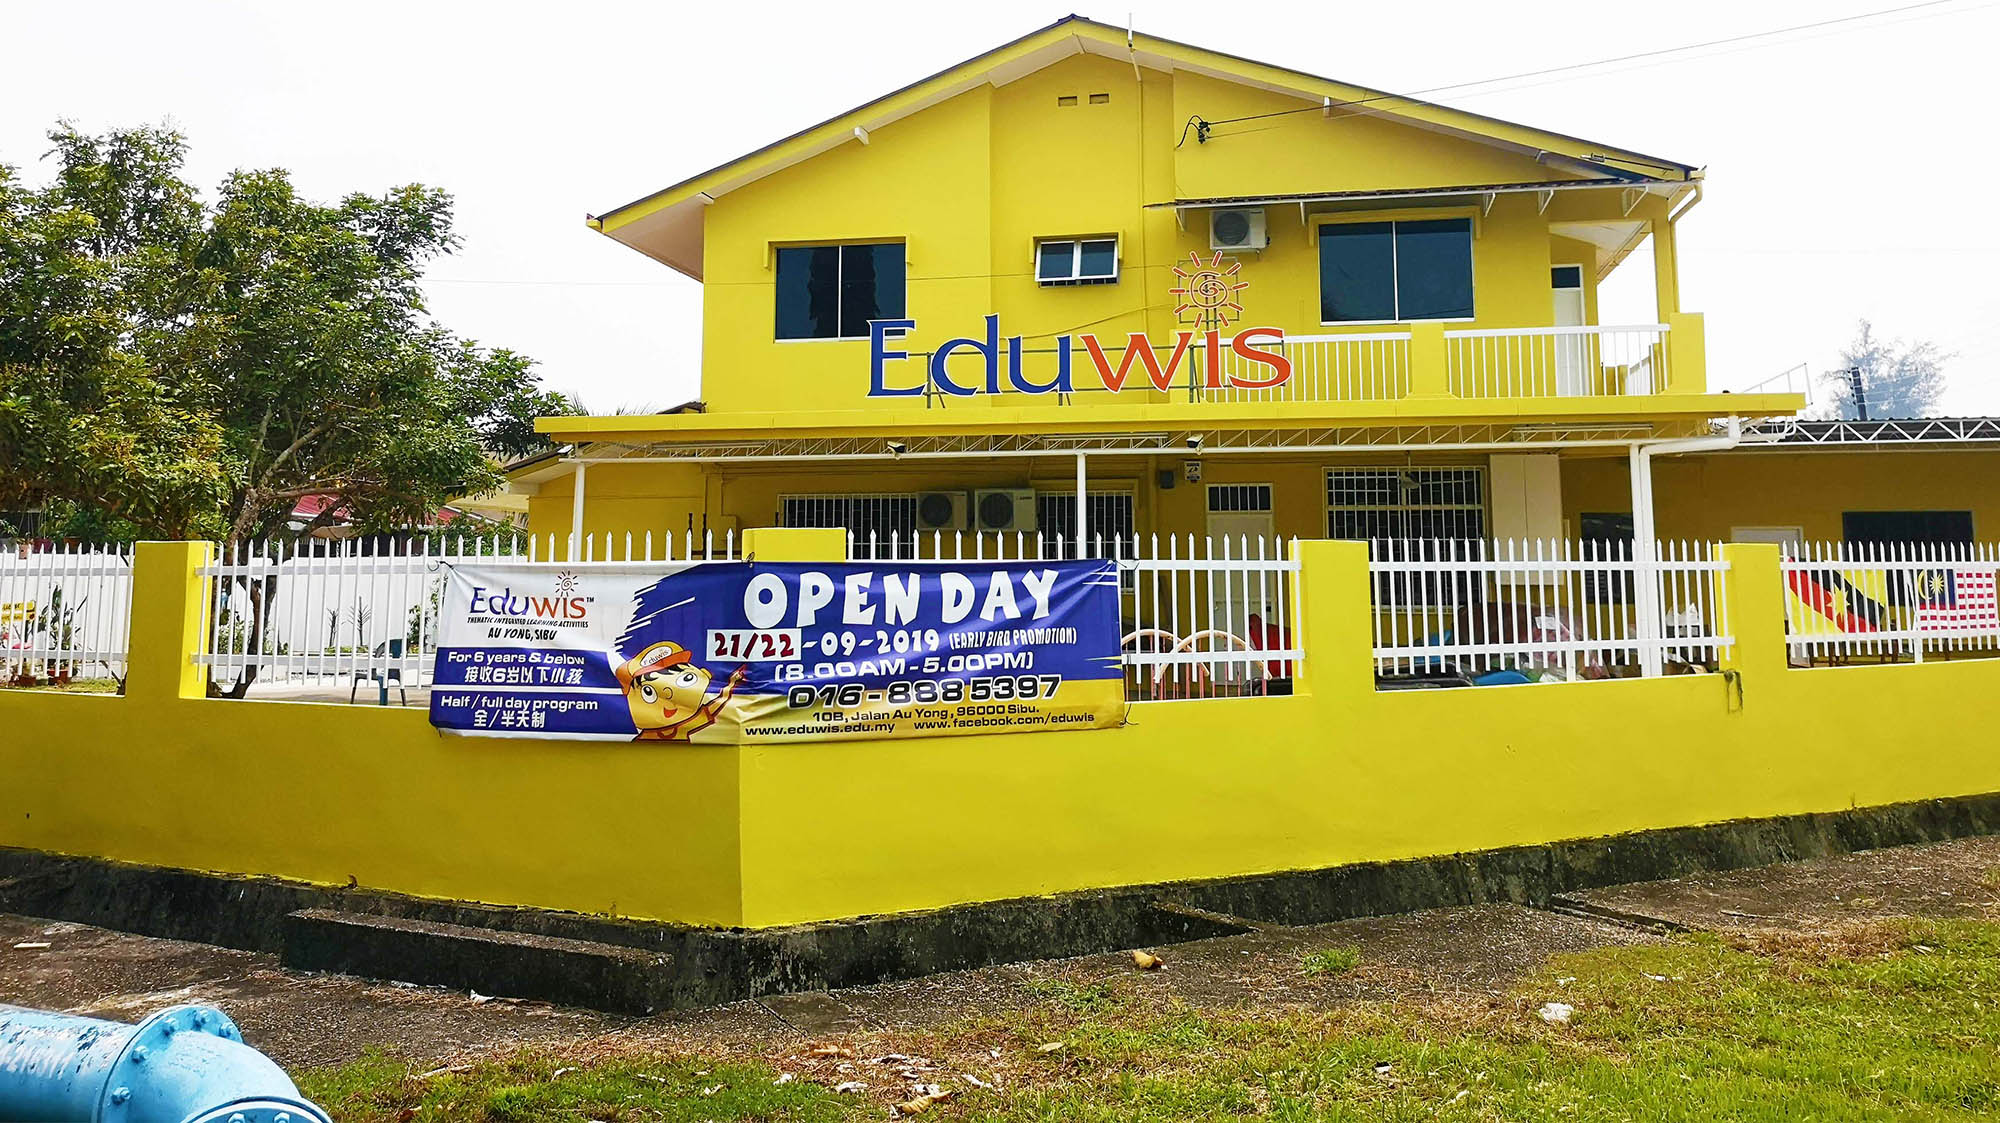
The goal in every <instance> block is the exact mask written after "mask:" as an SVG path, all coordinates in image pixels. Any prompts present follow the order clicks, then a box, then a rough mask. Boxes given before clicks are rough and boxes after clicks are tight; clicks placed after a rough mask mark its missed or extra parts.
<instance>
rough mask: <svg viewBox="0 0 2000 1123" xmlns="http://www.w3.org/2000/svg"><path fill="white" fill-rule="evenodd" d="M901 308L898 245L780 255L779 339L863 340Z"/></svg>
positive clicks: (788, 250)
mask: <svg viewBox="0 0 2000 1123" xmlns="http://www.w3.org/2000/svg"><path fill="white" fill-rule="evenodd" d="M903 309H904V277H903V243H901V242H873V243H868V244H866V245H853V246H784V247H781V248H780V249H779V250H778V338H779V339H866V338H868V321H870V320H900V319H902V318H903Z"/></svg>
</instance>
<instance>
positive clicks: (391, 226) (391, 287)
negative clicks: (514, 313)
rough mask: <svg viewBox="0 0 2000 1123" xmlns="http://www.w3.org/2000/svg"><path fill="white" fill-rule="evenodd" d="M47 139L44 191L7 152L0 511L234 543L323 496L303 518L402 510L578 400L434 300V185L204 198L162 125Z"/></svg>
mask: <svg viewBox="0 0 2000 1123" xmlns="http://www.w3.org/2000/svg"><path fill="white" fill-rule="evenodd" d="M49 139H50V141H51V142H52V144H53V146H54V148H53V151H52V152H51V153H50V156H51V157H52V158H53V161H54V163H55V165H56V168H55V174H54V178H53V179H52V181H51V182H50V183H49V184H47V185H46V186H44V187H42V188H39V189H35V188H29V187H26V186H24V185H23V184H22V183H21V182H20V180H19V178H18V175H17V173H16V172H15V171H14V170H13V169H11V168H6V167H0V506H20V505H33V504H44V505H53V506H55V507H56V508H57V509H58V510H73V511H75V512H77V518H79V519H80V520H84V521H87V522H88V523H90V524H91V525H96V526H110V525H117V526H124V527H129V528H131V530H132V531H133V532H134V533H138V534H146V535H158V536H168V537H194V536H213V537H218V538H222V539H224V540H225V541H236V540H241V539H248V538H260V537H266V536H272V535H283V534H287V533H290V529H289V528H288V525H287V524H288V522H289V521H290V518H291V513H292V511H293V509H294V507H295V505H296V503H297V501H298V500H299V499H300V498H302V497H304V496H308V495H323V496H327V497H328V498H329V500H330V501H329V502H328V503H326V504H325V506H324V509H323V511H322V513H321V514H320V515H319V516H318V517H317V518H316V519H315V520H314V522H315V524H323V523H326V522H329V521H331V520H333V519H334V518H336V517H345V518H348V519H351V520H352V521H354V522H356V523H358V524H360V525H362V526H364V527H367V528H372V529H383V528H397V527H407V526H412V525H417V524H421V523H423V522H425V521H427V520H428V519H429V518H430V516H431V515H432V514H433V513H434V512H435V511H436V510H437V509H438V508H439V507H440V506H441V505H443V504H444V503H446V502H448V501H449V500H451V499H453V498H455V497H457V496H461V495H466V494H472V493H477V492H480V491H485V490H489V489H491V488H493V487H496V486H498V485H499V483H500V476H499V473H498V469H497V459H498V458H500V457H506V456H513V455H519V454H521V453H524V452H528V451H532V450H533V449H535V448H537V447H541V444H542V442H541V438H540V437H539V436H538V435H537V434H535V432H534V430H533V419H534V417H535V416H536V415H538V414H551V413H569V412H574V408H573V407H572V406H571V405H570V403H569V402H568V401H567V400H566V399H564V398H563V397H561V396H560V395H557V394H554V393H552V392H550V391H548V390H546V389H544V388H542V386H541V385H540V383H539V380H538V378H537V376H536V374H535V372H534V365H533V363H532V362H530V361H529V360H528V359H526V358H524V357H523V356H521V355H518V354H515V353H513V352H511V351H507V350H498V349H487V348H482V347H479V346H477V345H475V344H474V343H473V342H471V341H468V340H464V339H460V338H458V337H456V336H454V335H453V334H451V333H450V332H449V331H448V330H446V329H445V328H444V327H442V326H441V325H439V324H437V323H436V322H434V321H433V320H431V319H430V317H429V315H428V310H427V309H426V307H425V303H424V298H423V291H422V288H421V287H420V281H421V278H422V274H423V270H424V268H425V267H426V266H427V265H428V264H429V263H431V262H432V261H434V260H436V259H437V258H438V257H440V256H443V255H445V254H448V253H450V252H451V251H452V250H454V249H455V248H456V247H457V245H458V241H457V238H456V236H455V235H454V234H453V232H452V225H451V200H450V197H449V196H447V195H446V194H445V193H443V192H441V191H437V190H435V189H431V188H426V187H423V186H420V185H410V186H405V187H399V188H396V189H393V190H391V191H388V192H385V193H383V194H381V195H368V194H359V193H357V194H352V195H349V196H347V197H346V198H344V199H342V200H340V201H339V202H338V203H331V204H328V203H318V202H314V201H311V200H307V199H304V198H301V197H300V196H299V195H298V193H297V191H296V190H295V189H294V187H293V185H292V182H291V179H290V177H289V175H287V174H286V173H285V172H284V171H282V170H261V171H239V172H237V173H235V174H233V175H231V176H230V177H228V179H226V180H225V181H224V182H223V183H222V185H221V187H220V189H219V191H218V192H217V194H216V197H215V199H214V200H213V202H212V203H204V202H203V201H202V199H201V197H200V194H199V192H197V191H196V189H195V188H194V187H193V186H192V185H191V184H189V183H188V182H187V181H186V180H185V179H183V178H182V176H181V168H182V165H183V163H184V161H185V157H186V142H185V140H184V138H182V137H181V136H180V135H179V134H178V133H175V132H173V131H171V130H167V129H163V128H152V127H142V128H136V129H125V130H116V131H113V132H110V133H107V134H105V135H103V136H89V135H85V134H82V133H79V132H77V131H76V130H75V129H73V128H71V127H69V126H67V125H64V126H62V127H60V128H58V129H56V130H55V131H53V132H51V133H50V134H49ZM313 529H316V525H308V526H306V527H305V528H303V530H302V531H301V533H310V532H311V531H312V530H313Z"/></svg>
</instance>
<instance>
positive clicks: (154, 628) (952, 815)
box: [0, 542, 2000, 927]
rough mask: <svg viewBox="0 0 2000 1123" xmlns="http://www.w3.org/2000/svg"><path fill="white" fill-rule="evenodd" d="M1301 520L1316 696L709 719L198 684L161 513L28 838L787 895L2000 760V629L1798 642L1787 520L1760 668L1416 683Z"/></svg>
mask: <svg viewBox="0 0 2000 1123" xmlns="http://www.w3.org/2000/svg"><path fill="white" fill-rule="evenodd" d="M788 545H789V544H788ZM1300 551H1301V558H1302V562H1303V569H1302V573H1301V595H1300V600H1301V603H1300V613H1299V617H1298V623H1299V639H1300V642H1301V643H1302V644H1303V645H1304V647H1305V650H1306V651H1307V653H1308V657H1307V661H1306V663H1305V664H1304V665H1303V666H1301V668H1300V673H1299V682H1298V689H1299V691H1300V693H1298V694H1296V695H1295V696H1292V697H1283V698H1266V699H1236V700H1221V701H1203V702H1162V703H1149V704H1146V705H1141V706H1136V707H1134V708H1133V710H1132V722H1131V724H1129V725H1127V726H1125V727H1124V728H1121V729H1117V730H1111V731H1078V732H1068V733H1035V734H1011V735H994V736H982V737H956V738H935V739H924V740H901V741H882V742H856V743H839V744H820V745H793V746H768V745H749V746H740V747H737V746H712V747H700V748H692V747H688V746H673V747H658V746H643V745H633V746H626V745H615V744H612V745H607V744H603V743H597V742H580V741H553V740H552V741H530V740H500V739H485V738H444V737H440V736H438V735H437V734H436V733H434V732H433V731H432V730H431V728H430V727H429V725H428V724H426V722H425V719H424V716H423V715H422V714H421V713H419V712H415V711H408V710H399V709H394V708H392V709H387V710H383V709H377V708H374V707H359V706H357V707H347V706H337V705H302V704H290V703H263V702H231V701H222V700H207V699H202V698H198V697H197V698H189V697H182V696H180V693H181V692H182V691H183V690H184V689H186V686H185V684H186V683H188V682H190V681H193V682H195V683H196V685H198V679H183V678H180V677H178V675H179V672H180V669H181V667H182V665H183V664H184V663H185V661H186V656H185V655H182V654H178V651H185V650H186V649H185V648H179V649H178V651H175V650H174V646H173V645H174V644H176V643H178V642H180V639H179V637H180V636H181V635H182V634H183V633H182V632H180V631H178V630H177V628H178V626H179V623H180V621H179V619H178V617H176V616H175V613H176V612H177V611H179V608H180V607H184V606H185V605H186V604H187V602H188V601H189V599H190V594H189V589H190V586H189V583H188V581H187V580H186V577H185V575H186V574H187V573H188V572H189V567H190V566H192V565H193V564H194V563H195V562H197V561H198V558H197V557H195V556H194V551H193V550H192V548H190V547H186V546H184V545H180V544H171V545H151V544H149V545H148V546H146V547H145V548H144V549H143V550H142V552H141V555H140V566H139V569H140V575H139V577H138V579H137V580H138V590H139V591H138V595H136V596H135V603H136V604H138V605H139V606H140V611H139V613H138V614H137V615H136V616H135V619H134V624H133V628H134V635H133V648H134V651H135V656H134V666H133V679H132V684H131V688H130V696H128V697H125V698H95V697H73V696H58V695H47V694H38V693H30V692H21V691H0V778H4V780H3V781H0V845H6V846H16V847H29V848H34V849H39V850H46V851H52V852H58V853H64V854H77V855H92V856H98V857H104V858H111V859H118V860H125V861H135V862H144V863H150V864H158V865H166V866H176V867H184V868H190V869H198V870H214V871H227V872H232V873H254V874H270V875H276V876H281V877H290V878H299V879H305V880H309V881H315V882H322V883H332V884H343V883H346V882H348V881H349V880H350V879H352V880H353V881H354V882H355V883H357V884H360V885H363V886H368V887H371V888H375V889H383V890H390V891H396V892H404V893H412V894H419V895H426V896H435V897H444V898H454V899H466V900H476V901H484V902H489V903H495V904H512V905H533V906H539V907H543V908H554V909H572V910H581V911H588V912H611V913H617V914H619V915H624V916H632V917H642V918H649V919H658V920H669V921H682V922H688V923H695V924H708V925H745V926H752V927H763V926H773V925H782V924H790V923H799V922H806V921H814V920H827V919H836V918H842V917H851V916H858V915H866V914H872V913H883V912H896V911H903V910H910V909H922V908H933V907H939V906H945V905H952V904H959V903H965V902H972V901H980V900H992V899H999V898H1007V897H1016V896H1025V895H1036V894H1044V893H1055V892H1062V891H1068V890H1077V889H1087V888H1094V887H1106V886H1115V885H1128V884H1141V883H1150V882H1162V881H1175V880H1182V879H1198V878H1211V877H1222V876H1229V875H1237V874H1253V873H1264V872H1273V871H1279V870H1289V869H1307V868H1315V867H1323V866H1331V865H1340V864H1345V863H1351V862H1364V861H1381V860H1390V859H1397V858H1408V857H1423V856H1435V855H1441V854H1450V853H1456V852H1462V851H1469V850H1480V849H1487V848H1492V847H1502V846H1513V845H1523V844H1534V843H1541V842H1551V841H1558V840H1564V839H1575V838H1589V837H1597V836H1605V835H1614V834H1620V833H1625V832H1630V831H1637V830H1644V829H1649V828H1658V827H1672V826H1683V825H1695V824H1702V823H1713V822H1721V821H1727V820H1732V819H1747V818H1765V817H1772V816H1781V815H1791V814H1798V813H1805V812H1815V811H1838V810H1845V809H1848V808H1851V807H1859V806H1874V805H1884V804H1891V803H1899V802H1905V801H1910V800H1919V799H1928V798H1938V797H1950V796H1962V795H1978V794H1985V793H1989V792H1994V791H2000V754H1996V753H1994V752H1993V751H1992V733H1991V730H1992V729H1993V728H1994V727H1995V725H1996V719H2000V661H1963V662H1955V663H1953V662H1938V661H1933V662H1927V663H1925V664H1923V665H1919V666H1912V665H1899V666H1881V667H1846V668H1827V669H1817V670H1793V669H1789V668H1788V667H1787V666H1786V665H1785V658H1784V646H1783V631H1782V629H1783V621H1782V602H1781V599H1780V598H1781V587H1780V585H1779V582H1778V569H1777V553H1776V550H1775V548H1773V547H1768V546H1736V547H1730V548H1729V549H1728V556H1729V557H1730V559H1731V561H1732V563H1733V565H1734V568H1733V570H1732V572H1731V577H1730V581H1729V612H1730V627H1731V631H1732V632H1733V633H1734V634H1735V636H1736V638H1737V646H1736V648H1735V652H1734V655H1733V657H1732V659H1731V660H1730V662H1729V664H1728V669H1729V670H1730V671H1732V672H1733V674H1732V675H1730V676H1725V675H1720V674H1717V675H1702V676H1685V677H1669V678H1664V679H1655V680H1645V681H1636V680H1632V681H1618V682H1593V683H1577V684H1544V685H1533V686H1516V687H1494V688H1485V689H1467V690H1455V691H1411V692H1392V693H1377V692H1376V691H1375V690H1374V689H1373V682H1372V677H1371V668H1370V664H1369V658H1368V655H1369V646H1368V645H1369V625H1368V618H1367V609H1366V605H1367V603H1368V602H1367V594H1368V588H1367V577H1366V559H1365V553H1364V552H1363V548H1362V547H1361V546H1360V545H1358V544H1354V543H1326V542H1308V543H1302V544H1301V546H1300ZM176 575H178V577H177V576H176ZM177 582H178V583H177ZM176 588H178V589H180V590H181V595H179V596H176V595H174V593H175V589H176ZM192 589H193V591H192V594H191V595H192V596H193V597H198V596H199V586H198V584H196V585H194V586H193V587H192ZM162 602H166V604H167V607H165V608H163V607H161V603H162ZM162 650H167V651H173V652H174V654H173V657H172V658H168V659H161V658H158V657H157V652H158V651H162ZM149 651H150V652H154V653H155V654H153V655H148V656H147V657H146V658H145V659H142V658H141V655H144V654H145V653H147V652H149Z"/></svg>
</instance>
